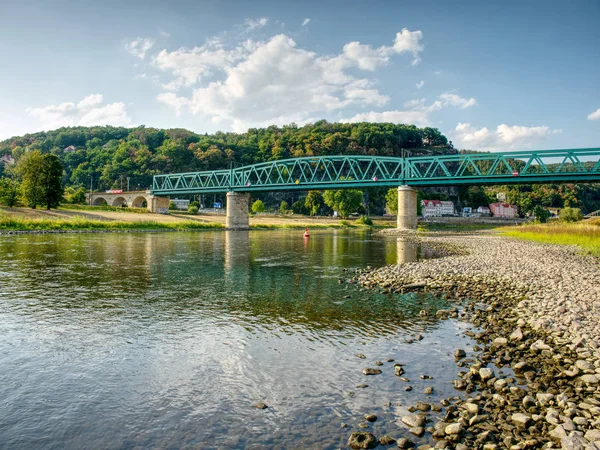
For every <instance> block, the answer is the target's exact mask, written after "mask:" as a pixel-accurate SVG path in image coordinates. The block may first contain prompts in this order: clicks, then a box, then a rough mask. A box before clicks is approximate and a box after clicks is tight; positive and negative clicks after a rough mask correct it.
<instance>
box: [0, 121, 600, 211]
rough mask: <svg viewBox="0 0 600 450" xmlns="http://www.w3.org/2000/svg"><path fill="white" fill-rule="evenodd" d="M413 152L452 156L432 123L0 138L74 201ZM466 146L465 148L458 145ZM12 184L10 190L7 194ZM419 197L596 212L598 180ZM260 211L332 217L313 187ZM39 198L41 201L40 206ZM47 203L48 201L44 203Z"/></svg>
mask: <svg viewBox="0 0 600 450" xmlns="http://www.w3.org/2000/svg"><path fill="white" fill-rule="evenodd" d="M403 149H404V150H408V154H409V155H411V156H419V155H432V154H448V153H457V151H456V150H455V149H453V148H452V146H451V145H448V141H447V139H446V137H444V136H443V135H442V134H441V133H440V132H439V131H438V130H437V129H434V128H417V127H416V126H414V125H397V124H392V123H354V124H343V123H329V122H326V121H319V122H316V123H314V124H309V125H305V126H302V127H298V126H296V125H294V124H291V125H288V126H283V127H276V126H271V127H268V128H262V129H256V128H252V129H249V130H248V131H247V132H246V133H221V132H218V133H215V134H199V133H193V132H191V131H188V130H184V129H168V130H164V129H156V128H146V127H143V126H141V127H136V128H121V127H111V126H103V127H100V126H98V127H72V128H60V129H57V130H53V131H48V132H40V133H33V134H27V135H25V136H21V137H14V138H11V139H7V140H5V141H3V142H0V157H1V156H3V155H9V156H12V157H13V158H14V159H15V160H16V163H17V165H18V164H19V161H20V160H21V159H22V158H23V157H24V155H27V154H29V153H31V152H33V151H36V150H38V151H39V152H40V153H42V154H44V155H46V154H48V155H55V156H56V157H57V158H58V160H59V162H60V163H61V164H62V166H63V168H64V172H63V175H62V185H63V187H64V188H65V192H64V200H65V201H66V202H67V203H81V202H82V201H83V198H84V196H85V192H86V191H88V190H89V188H90V182H91V183H93V187H94V189H95V190H105V189H112V188H117V189H120V188H122V189H127V187H128V186H129V188H130V189H131V190H134V189H146V188H148V187H149V186H150V185H151V182H152V176H153V175H155V174H159V173H175V172H186V171H196V170H211V169H220V168H226V167H230V166H239V165H244V164H251V163H258V162H264V161H269V160H276V159H283V158H292V157H301V156H319V155H334V154H360V155H386V156H401V155H402V153H403V151H404V150H403ZM466 152H472V151H466ZM5 177H9V178H10V179H11V180H15V181H10V182H9V181H2V182H1V183H0V204H2V205H10V204H14V203H13V202H14V199H15V198H16V197H15V195H14V193H15V192H18V194H19V195H18V196H17V197H18V198H20V201H21V204H29V203H30V202H29V200H28V199H27V198H26V197H25V196H22V195H21V193H22V187H21V186H18V185H16V184H15V182H19V181H20V180H19V176H18V173H17V171H16V170H15V166H14V165H13V166H11V165H6V166H4V165H3V164H1V163H0V180H4V179H5ZM15 186H17V188H16V189H17V190H16V191H15ZM424 191H425V193H422V194H421V197H420V198H432V199H433V198H439V199H450V200H453V201H454V202H455V203H456V205H457V206H473V207H477V206H481V205H487V204H489V203H491V202H494V201H496V198H497V197H496V196H497V194H498V193H504V194H505V196H506V201H508V202H510V203H513V204H516V205H517V206H518V208H519V213H520V214H521V215H526V214H530V213H532V212H533V209H534V208H535V206H537V205H540V206H543V207H544V208H550V207H552V208H564V207H574V208H580V209H581V210H582V211H583V212H584V213H588V212H591V211H596V210H599V209H600V185H594V184H560V185H551V184H548V185H517V186H494V187H478V186H472V187H461V188H458V189H455V188H444V189H441V190H440V189H438V190H431V189H425V190H424ZM387 192H388V189H386V188H369V189H365V190H364V191H363V201H364V203H365V205H364V206H365V208H366V210H367V211H368V212H370V213H375V214H382V213H384V212H385V207H386V203H387V204H388V206H389V207H390V212H394V211H393V209H394V208H393V205H394V201H393V200H394V199H393V198H392V197H393V196H394V193H393V192H392V191H390V192H391V193H390V194H389V196H390V198H388V199H387V200H388V201H387V202H386V193H387ZM259 197H260V199H261V200H262V201H263V202H264V204H265V207H266V209H267V210H278V209H279V206H280V204H281V202H282V201H285V202H286V203H288V204H289V205H291V209H292V210H293V211H294V213H303V214H325V213H331V210H330V209H328V208H327V206H326V205H325V203H324V202H323V199H322V196H321V193H320V192H317V191H315V193H306V192H305V193H303V194H302V193H300V197H299V196H298V194H292V193H284V192H282V193H270V194H264V195H262V194H261V195H260V196H259ZM40 204H41V203H40ZM44 206H47V205H44Z"/></svg>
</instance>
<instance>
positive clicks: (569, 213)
mask: <svg viewBox="0 0 600 450" xmlns="http://www.w3.org/2000/svg"><path fill="white" fill-rule="evenodd" d="M558 218H559V219H560V221H561V222H578V221H580V220H582V219H583V214H582V213H581V209H579V208H563V209H561V210H560V213H559V214H558Z"/></svg>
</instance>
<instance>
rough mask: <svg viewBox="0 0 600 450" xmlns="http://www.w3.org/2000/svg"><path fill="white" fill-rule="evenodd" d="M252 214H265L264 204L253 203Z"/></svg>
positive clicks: (258, 201) (259, 202)
mask: <svg viewBox="0 0 600 450" xmlns="http://www.w3.org/2000/svg"><path fill="white" fill-rule="evenodd" d="M252 212H253V213H255V214H256V213H261V212H265V204H264V203H263V202H262V200H256V201H255V202H254V203H252Z"/></svg>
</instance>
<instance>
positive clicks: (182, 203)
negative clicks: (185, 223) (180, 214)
mask: <svg viewBox="0 0 600 450" xmlns="http://www.w3.org/2000/svg"><path fill="white" fill-rule="evenodd" d="M171 201H172V202H173V203H175V207H176V208H177V209H179V210H181V211H187V209H188V206H190V201H189V200H184V199H182V198H172V199H171Z"/></svg>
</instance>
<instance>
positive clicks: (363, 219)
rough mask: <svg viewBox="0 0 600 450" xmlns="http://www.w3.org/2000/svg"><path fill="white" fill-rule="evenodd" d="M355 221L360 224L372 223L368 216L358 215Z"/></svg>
mask: <svg viewBox="0 0 600 450" xmlns="http://www.w3.org/2000/svg"><path fill="white" fill-rule="evenodd" d="M356 223H360V224H362V225H369V226H370V225H373V221H372V220H371V218H370V217H369V216H360V217H359V218H358V219H356Z"/></svg>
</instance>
